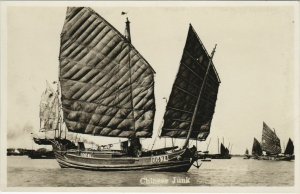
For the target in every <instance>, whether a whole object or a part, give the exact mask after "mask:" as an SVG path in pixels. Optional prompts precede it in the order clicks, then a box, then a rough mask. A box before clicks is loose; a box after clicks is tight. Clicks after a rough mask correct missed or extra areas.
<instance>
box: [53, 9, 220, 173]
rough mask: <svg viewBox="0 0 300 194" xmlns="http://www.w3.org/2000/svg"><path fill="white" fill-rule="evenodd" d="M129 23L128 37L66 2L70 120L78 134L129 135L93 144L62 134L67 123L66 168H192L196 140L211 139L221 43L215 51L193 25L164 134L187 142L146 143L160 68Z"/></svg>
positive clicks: (64, 97)
mask: <svg viewBox="0 0 300 194" xmlns="http://www.w3.org/2000/svg"><path fill="white" fill-rule="evenodd" d="M129 23H130V22H129V21H128V19H127V21H126V31H125V32H126V33H125V36H123V35H122V34H121V33H120V32H118V31H117V30H116V29H115V28H114V27H113V26H112V25H111V24H109V23H108V22H107V21H106V20H105V19H104V18H102V17H101V16H100V15H98V14H97V13H96V12H94V11H93V10H92V9H91V8H86V7H68V8H67V14H66V19H65V23H64V27H63V30H62V34H61V46H60V55H59V61H60V66H59V86H60V90H59V89H58V91H60V92H61V98H60V99H61V106H62V112H63V123H64V124H65V126H66V128H67V130H68V131H70V132H74V133H77V134H89V135H93V136H106V137H117V138H128V141H124V142H120V144H121V150H112V149H107V150H103V149H102V150H88V149H86V148H85V146H84V144H83V143H82V142H81V143H80V142H79V144H78V146H76V145H75V144H74V143H73V142H71V141H70V140H68V139H66V138H62V137H61V130H62V128H61V125H62V122H60V126H59V131H60V132H59V133H57V135H56V138H55V140H52V143H53V149H54V153H55V157H56V159H57V161H58V163H59V165H60V166H61V167H62V168H79V169H85V170H99V171H117V170H126V171H130V170H149V171H177V172H186V171H188V170H189V169H190V167H191V166H192V165H193V164H194V162H196V161H197V156H196V151H197V148H196V146H193V147H189V140H190V139H192V140H196V141H205V140H206V138H207V136H208V135H209V133H210V126H211V122H212V118H213V114H214V109H215V104H216V100H217V94H218V88H219V84H220V79H219V77H218V74H217V71H216V69H215V67H214V65H213V62H212V58H213V55H214V52H215V49H214V50H213V52H212V54H211V56H209V54H208V53H207V51H206V49H205V48H204V46H203V44H202V42H201V41H200V39H199V37H198V35H197V34H196V32H195V30H194V29H193V27H192V26H191V25H190V27H189V31H188V36H187V40H186V44H185V47H184V51H183V55H182V58H181V61H180V66H179V70H178V73H177V76H176V80H175V82H174V84H173V88H172V92H171V94H170V98H169V101H168V103H167V107H166V112H165V115H164V124H163V126H162V129H161V134H160V137H171V138H181V139H184V140H185V142H184V145H183V147H182V148H178V146H173V147H169V148H166V147H165V148H160V149H156V150H145V149H143V148H142V144H141V143H140V138H151V137H152V132H153V122H154V114H155V98H154V74H155V72H154V70H153V68H152V67H151V66H150V64H149V63H148V62H147V61H146V60H145V59H144V58H143V57H142V55H141V54H140V53H139V52H138V51H137V50H136V49H135V48H134V46H133V45H132V44H131V37H130V26H129ZM197 167H199V166H198V165H197Z"/></svg>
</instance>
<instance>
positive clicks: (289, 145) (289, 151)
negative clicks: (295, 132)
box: [284, 138, 294, 155]
mask: <svg viewBox="0 0 300 194" xmlns="http://www.w3.org/2000/svg"><path fill="white" fill-rule="evenodd" d="M284 154H288V155H293V154H294V144H293V141H292V140H291V139H290V138H289V141H288V143H287V145H286V148H285V151H284Z"/></svg>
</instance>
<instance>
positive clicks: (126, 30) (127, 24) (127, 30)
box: [125, 17, 131, 43]
mask: <svg viewBox="0 0 300 194" xmlns="http://www.w3.org/2000/svg"><path fill="white" fill-rule="evenodd" d="M125 23H126V28H125V37H126V38H127V40H128V42H129V43H131V35H130V21H129V20H128V17H127V18H126V22H125Z"/></svg>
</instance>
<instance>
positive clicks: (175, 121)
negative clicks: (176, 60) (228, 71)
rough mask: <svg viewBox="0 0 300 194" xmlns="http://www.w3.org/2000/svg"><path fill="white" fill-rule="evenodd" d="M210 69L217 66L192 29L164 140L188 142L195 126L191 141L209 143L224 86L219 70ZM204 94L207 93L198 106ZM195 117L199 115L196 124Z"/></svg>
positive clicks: (190, 29)
mask: <svg viewBox="0 0 300 194" xmlns="http://www.w3.org/2000/svg"><path fill="white" fill-rule="evenodd" d="M209 65H210V66H211V67H212V66H213V64H212V61H211V58H210V56H209V55H208V53H207V52H206V50H205V48H204V46H203V44H202V42H201V41H200V39H199V37H198V35H197V34H196V32H195V31H194V29H193V27H192V26H191V25H190V28H189V31H188V36H187V40H186V44H185V47H184V50H183V54H182V58H181V60H180V66H179V70H178V73H177V76H176V79H175V81H174V84H173V87H172V91H171V94H170V97H169V101H168V103H167V107H166V112H165V115H164V125H163V127H162V131H161V136H164V137H174V138H187V135H188V132H189V131H190V130H189V129H190V127H191V126H190V125H191V124H192V125H193V126H192V131H191V132H190V133H191V135H190V139H197V140H205V139H206V137H207V136H208V134H209V132H210V125H211V121H212V117H213V114H214V109H215V104H216V100H217V94H218V88H219V84H220V80H219V78H218V75H217V72H216V70H215V68H208V66H209ZM206 72H207V77H206V78H205V75H206ZM203 82H204V83H203ZM202 85H203V86H202ZM201 90H203V91H202V95H201V97H200V101H199V102H198V98H199V96H200V92H201ZM196 106H198V107H196ZM194 113H195V114H196V115H195V119H194V121H193V123H192V120H193V119H192V118H193V115H194Z"/></svg>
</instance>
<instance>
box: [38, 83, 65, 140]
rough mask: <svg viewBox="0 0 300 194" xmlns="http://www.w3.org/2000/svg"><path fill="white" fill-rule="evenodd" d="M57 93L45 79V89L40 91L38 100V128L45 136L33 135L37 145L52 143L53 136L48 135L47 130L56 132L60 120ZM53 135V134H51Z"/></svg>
mask: <svg viewBox="0 0 300 194" xmlns="http://www.w3.org/2000/svg"><path fill="white" fill-rule="evenodd" d="M58 98H59V97H58V93H57V92H56V91H54V89H53V88H52V87H51V86H50V84H49V83H48V81H46V89H45V91H44V92H43V93H42V96H41V101H40V114H39V116H40V129H39V132H44V133H45V137H44V138H41V137H33V141H34V142H35V143H36V144H38V145H52V141H51V140H54V136H55V135H54V136H53V137H48V136H47V132H53V131H54V132H56V131H57V129H58V125H59V122H60V117H59V104H58V103H59V99H58ZM52 135H53V134H52Z"/></svg>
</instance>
